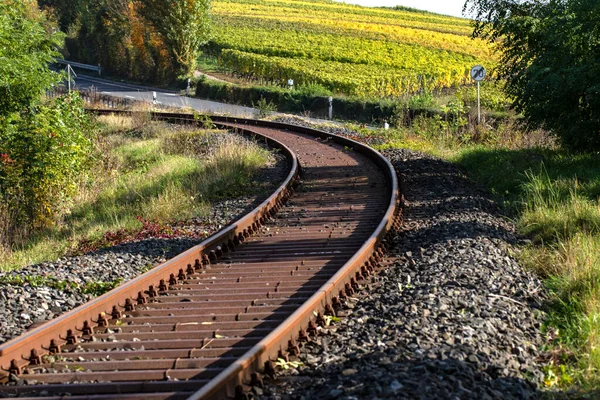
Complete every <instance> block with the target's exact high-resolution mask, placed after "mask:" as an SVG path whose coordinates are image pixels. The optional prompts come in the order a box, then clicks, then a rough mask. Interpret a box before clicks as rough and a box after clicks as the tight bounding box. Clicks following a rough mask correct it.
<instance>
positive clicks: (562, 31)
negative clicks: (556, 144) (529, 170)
mask: <svg viewBox="0 0 600 400" xmlns="http://www.w3.org/2000/svg"><path fill="white" fill-rule="evenodd" d="M465 11H469V12H470V13H471V15H472V16H474V18H475V26H474V33H473V35H474V36H475V37H481V38H484V39H487V40H489V41H490V42H492V43H494V44H495V45H496V46H497V49H498V50H499V52H500V60H499V63H498V68H497V72H498V75H499V77H500V78H504V79H505V80H506V91H507V93H508V94H509V95H511V96H512V97H513V98H514V99H515V101H514V104H513V105H514V108H515V109H516V110H517V111H518V112H521V113H523V115H524V116H525V117H526V119H527V121H528V123H529V124H530V125H532V126H535V127H545V128H548V129H550V130H551V131H552V132H553V133H555V134H556V135H557V136H558V137H559V138H560V139H561V140H562V143H563V144H564V145H565V146H566V147H568V148H571V149H573V150H577V151H589V150H593V151H598V150H600V1H598V0H467V2H466V4H465Z"/></svg>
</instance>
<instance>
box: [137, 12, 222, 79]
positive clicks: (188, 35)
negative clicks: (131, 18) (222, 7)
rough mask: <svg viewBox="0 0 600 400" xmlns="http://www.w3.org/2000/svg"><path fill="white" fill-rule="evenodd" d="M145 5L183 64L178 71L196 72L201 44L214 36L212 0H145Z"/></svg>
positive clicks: (156, 25)
mask: <svg viewBox="0 0 600 400" xmlns="http://www.w3.org/2000/svg"><path fill="white" fill-rule="evenodd" d="M143 9H144V15H145V17H146V19H148V20H149V21H150V22H151V23H152V24H153V25H154V27H155V28H156V30H157V31H158V32H159V33H160V34H161V36H162V37H163V40H164V41H165V43H166V44H167V47H168V49H169V51H170V52H171V53H172V55H173V58H174V59H175V60H176V61H177V63H178V64H179V71H178V72H179V73H180V74H181V75H191V74H193V72H194V70H195V68H196V60H197V58H198V56H199V55H200V46H202V45H203V44H205V43H206V42H207V41H208V39H209V38H210V36H209V35H210V19H209V15H208V12H209V9H210V0H144V1H143Z"/></svg>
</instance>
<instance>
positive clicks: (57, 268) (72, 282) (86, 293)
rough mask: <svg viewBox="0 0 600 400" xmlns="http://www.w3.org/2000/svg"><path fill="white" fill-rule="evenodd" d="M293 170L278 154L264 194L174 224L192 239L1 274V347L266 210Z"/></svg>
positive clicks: (148, 241)
mask: <svg viewBox="0 0 600 400" xmlns="http://www.w3.org/2000/svg"><path fill="white" fill-rule="evenodd" d="M231 136H234V135H231ZM238 138H239V136H238ZM236 140H246V139H236ZM288 171H289V166H288V163H287V160H286V159H285V157H284V156H283V155H281V154H279V153H277V152H274V153H272V155H271V161H270V162H269V163H268V165H266V166H265V167H264V168H263V169H262V170H261V171H260V172H259V173H258V174H257V176H256V177H255V178H254V184H253V190H254V192H256V188H257V187H261V188H264V191H263V193H262V194H260V195H249V196H244V197H239V198H233V199H226V200H222V201H219V202H216V203H213V204H212V205H211V215H209V216H208V217H205V218H193V219H191V220H187V221H179V222H176V223H173V224H172V227H173V230H174V231H175V230H177V231H178V232H182V233H184V234H185V233H190V234H191V235H190V236H189V237H186V236H183V235H182V236H174V237H166V238H165V237H149V238H145V239H143V240H134V241H130V242H127V243H121V244H118V245H115V246H111V247H108V248H103V249H100V250H97V251H93V252H89V253H86V254H83V255H77V256H72V257H62V258H60V259H58V260H54V261H52V262H43V263H39V264H35V265H29V266H26V267H24V268H22V269H19V270H15V271H10V272H1V273H0V344H1V343H4V342H6V341H8V340H10V339H12V338H14V337H16V336H18V335H20V334H22V333H23V332H25V331H26V330H28V329H31V328H33V327H36V326H38V325H40V324H41V323H42V322H44V321H46V320H49V319H52V318H55V317H57V316H59V315H61V314H62V313H64V312H66V311H69V310H71V309H73V308H75V307H77V306H79V305H81V304H84V303H85V302H87V301H88V300H90V299H92V298H94V297H95V296H96V295H98V294H99V293H100V292H102V291H105V290H102V289H103V288H102V286H103V285H105V286H107V287H109V288H110V287H113V286H116V285H118V284H120V283H123V282H125V281H128V280H130V279H132V278H135V277H136V276H138V275H140V274H141V273H143V272H145V271H148V270H149V269H152V268H153V267H156V266H158V265H159V264H161V263H163V262H165V261H166V260H168V259H170V258H172V257H174V256H176V255H177V254H179V253H181V252H183V251H185V250H187V249H189V248H190V247H193V246H195V245H197V244H199V243H200V242H202V240H204V239H205V238H206V237H208V236H209V235H211V234H212V233H214V232H217V231H218V230H220V229H221V228H223V227H224V226H227V225H228V224H230V223H232V222H233V221H235V220H237V219H238V218H240V217H241V216H243V215H245V214H247V213H248V212H250V211H251V210H253V209H254V208H255V207H257V206H258V205H260V203H261V202H263V201H264V200H265V199H266V198H267V197H268V196H269V195H270V194H271V193H272V192H273V191H274V190H275V188H276V187H277V186H279V185H280V184H281V182H282V181H283V180H284V179H285V177H286V176H287V174H288Z"/></svg>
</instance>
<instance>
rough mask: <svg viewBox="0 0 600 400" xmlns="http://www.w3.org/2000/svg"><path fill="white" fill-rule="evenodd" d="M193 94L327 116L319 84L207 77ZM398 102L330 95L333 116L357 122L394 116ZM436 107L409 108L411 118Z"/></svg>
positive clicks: (212, 98)
mask: <svg viewBox="0 0 600 400" xmlns="http://www.w3.org/2000/svg"><path fill="white" fill-rule="evenodd" d="M196 97H199V98H202V99H209V100H215V101H221V102H225V103H230V104H238V105H243V106H247V107H252V106H254V105H255V104H257V103H258V101H259V100H261V99H264V100H266V101H267V102H270V103H273V104H274V105H275V107H276V108H277V111H280V112H292V113H303V112H307V111H309V112H310V114H311V116H313V117H316V118H326V117H327V113H328V106H329V105H328V97H329V96H328V94H327V91H326V89H324V88H322V87H320V86H318V85H309V86H306V87H298V88H295V89H294V90H289V89H286V88H281V87H276V86H247V87H246V86H239V85H233V84H229V83H224V82H218V81H213V80H208V79H201V80H198V81H197V82H196ZM396 107H397V102H394V101H392V100H387V99H384V100H364V99H358V98H351V97H334V98H333V116H334V117H335V118H336V119H344V120H351V121H359V122H366V123H372V122H381V123H382V122H383V121H388V122H390V121H392V120H393V119H394V114H395V110H396ZM439 113H440V111H436V110H428V109H422V110H409V114H410V116H411V118H414V117H415V116H417V115H423V114H426V115H434V114H439Z"/></svg>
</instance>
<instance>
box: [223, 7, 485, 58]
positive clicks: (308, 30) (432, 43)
mask: <svg viewBox="0 0 600 400" xmlns="http://www.w3.org/2000/svg"><path fill="white" fill-rule="evenodd" d="M217 21H218V23H217V24H215V32H214V34H215V39H214V40H215V42H219V43H221V44H222V45H223V47H227V48H236V49H240V50H242V49H244V48H245V49H246V51H251V50H249V48H253V49H254V50H256V49H257V45H256V44H257V43H263V45H262V46H261V47H264V48H268V47H275V48H277V49H288V50H289V51H291V52H296V51H302V52H306V51H307V50H310V49H307V47H308V46H312V47H313V49H312V50H310V52H312V53H315V52H327V53H331V51H335V49H336V48H338V49H339V50H340V51H341V50H343V51H344V52H348V51H352V49H354V50H355V52H358V53H364V52H368V53H370V54H372V56H373V57H377V56H378V54H379V53H377V52H379V51H383V52H385V53H389V56H390V57H396V58H397V57H398V56H400V55H402V54H403V52H404V51H406V48H407V47H408V46H407V45H413V47H415V46H420V47H422V48H425V50H428V52H429V53H430V54H432V55H433V53H440V50H447V51H448V52H455V53H461V54H465V55H471V56H474V55H477V56H478V57H480V58H482V57H485V58H489V47H488V46H487V45H485V44H484V43H483V42H481V41H474V40H473V39H471V38H469V37H466V36H458V35H450V34H444V33H439V32H434V31H425V30H422V29H413V28H402V27H389V26H384V25H375V24H367V23H365V24H360V23H350V22H348V23H345V22H344V21H335V20H331V19H316V18H313V17H305V16H287V17H281V18H277V17H272V16H265V17H262V18H252V19H250V18H247V17H237V16H235V17H233V16H228V17H221V18H218V19H217ZM316 46H322V47H323V49H314V47H316ZM324 47H327V50H325V48H324ZM254 50H252V51H254ZM338 52H339V51H338ZM263 54H264V53H263ZM349 58H350V59H352V56H349ZM432 61H434V60H432ZM350 62H352V61H350ZM360 62H364V61H360Z"/></svg>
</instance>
